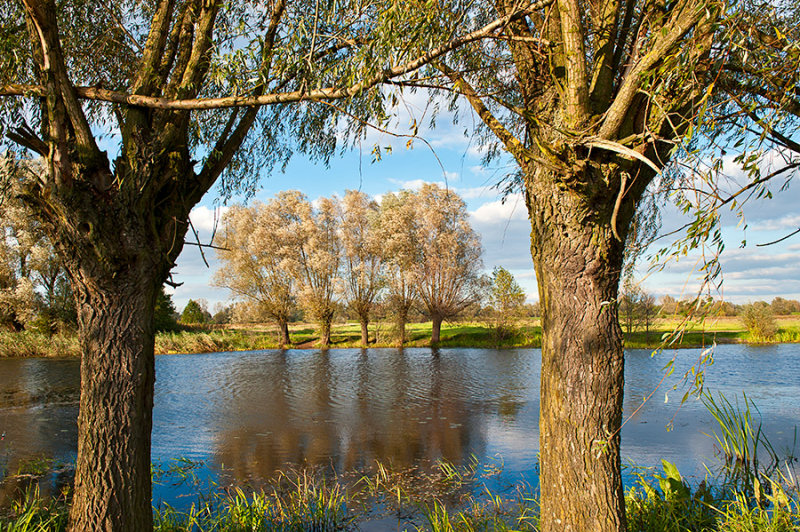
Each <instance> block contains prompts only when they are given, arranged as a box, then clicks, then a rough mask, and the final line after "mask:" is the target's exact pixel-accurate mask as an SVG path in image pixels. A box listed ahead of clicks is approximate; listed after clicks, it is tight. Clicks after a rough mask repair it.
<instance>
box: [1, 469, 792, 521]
mask: <svg viewBox="0 0 800 532" xmlns="http://www.w3.org/2000/svg"><path fill="white" fill-rule="evenodd" d="M202 466H203V463H202V462H194V461H191V460H187V459H175V460H172V461H170V463H167V464H156V465H155V467H154V468H153V482H154V483H155V484H169V485H171V486H173V487H180V486H183V487H186V488H188V489H189V491H190V492H192V493H194V494H196V500H195V502H192V503H191V506H189V507H188V508H175V507H172V506H170V505H169V504H167V503H164V502H161V503H158V504H157V505H154V507H153V517H154V529H155V530H156V531H159V532H167V531H169V532H179V531H180V532H190V531H195V530H219V531H238V530H281V531H287V532H289V531H292V532H293V531H297V532H301V531H308V530H315V531H320V532H329V531H330V532H334V531H341V530H360V529H361V528H362V527H366V528H368V529H371V530H378V529H394V528H397V529H398V530H409V531H410V530H416V531H418V532H456V531H465V532H468V531H474V530H485V531H487V532H489V531H495V532H510V531H512V530H518V531H522V530H530V531H535V530H538V529H539V528H538V525H539V515H538V504H539V501H538V493H537V490H536V489H535V487H534V486H532V485H531V484H529V483H528V482H526V481H524V480H523V481H520V482H516V483H514V484H512V485H508V486H505V487H501V486H497V487H494V488H491V489H490V488H489V485H490V484H491V480H490V479H491V477H495V476H496V475H497V474H498V473H499V472H500V469H502V466H500V468H498V465H497V464H493V463H489V464H479V463H478V461H477V459H475V458H474V457H473V459H472V460H471V461H469V463H468V464H466V465H453V464H451V463H449V462H444V461H439V462H437V463H435V464H432V467H431V468H429V469H425V470H423V469H418V468H417V469H414V468H412V469H403V470H394V469H393V468H392V467H391V466H386V465H384V464H381V463H380V462H377V463H375V464H374V467H371V468H370V470H369V471H367V472H364V473H355V474H354V475H345V476H341V475H337V474H335V473H334V474H333V475H330V474H325V473H324V472H321V471H315V470H308V469H300V470H294V469H290V470H287V471H281V472H279V473H278V474H277V475H276V476H275V478H274V479H273V480H272V481H270V482H268V483H267V485H265V486H261V487H260V488H256V487H241V486H238V485H235V484H233V485H225V486H223V485H212V486H211V487H210V488H208V489H207V488H204V487H203V483H202V481H201V480H200V479H199V478H198V476H197V474H196V473H195V471H196V470H197V469H198V468H201V467H202ZM47 469H48V468H47V465H46V464H44V466H42V464H41V463H38V462H37V464H36V471H34V472H33V473H32V474H24V475H21V476H23V477H24V480H25V481H26V482H25V484H26V486H27V487H26V488H23V489H21V491H18V492H17V495H16V497H15V501H14V503H13V504H11V505H10V507H8V508H5V509H2V510H0V531H3V532H45V531H47V532H62V531H65V530H67V527H68V515H69V507H70V503H71V501H70V498H71V496H70V490H69V485H68V484H67V485H66V486H64V487H63V488H62V491H61V493H51V494H44V493H42V492H40V491H39V486H38V481H39V479H42V478H44V477H45V476H46V473H47ZM729 473H730V471H729ZM751 475H752V476H749V477H748V478H749V479H750V481H749V482H742V479H741V478H739V477H732V476H731V475H730V474H728V475H725V474H723V475H721V476H720V477H717V478H711V479H710V478H706V479H704V480H703V481H702V482H700V483H699V484H697V483H696V481H690V480H688V479H686V478H683V477H682V476H681V474H680V473H679V472H678V470H677V468H676V467H675V466H674V465H673V464H670V463H669V462H666V461H664V462H663V463H662V465H661V467H658V468H652V467H651V468H641V467H634V468H633V476H634V478H635V479H636V480H635V481H634V483H633V485H632V486H630V487H628V488H627V489H626V490H625V506H626V514H627V520H628V523H627V524H628V526H627V529H628V531H630V532H656V531H658V532H679V531H687V530H698V531H699V530H702V531H707V532H712V531H720V532H722V531H725V532H744V531H753V532H755V531H760V532H789V531H791V530H797V529H798V528H797V527H798V526H800V515H798V504H800V498H799V497H798V496H799V495H800V494H799V493H798V486H797V485H796V484H795V483H792V482H790V481H787V478H786V476H784V475H783V474H781V473H780V472H778V470H777V469H776V470H775V471H773V474H772V475H768V474H767V473H766V472H763V471H762V472H758V473H756V472H752V471H751ZM18 476H20V475H18ZM734 478H739V481H738V482H737V481H734ZM758 479H760V480H758Z"/></svg>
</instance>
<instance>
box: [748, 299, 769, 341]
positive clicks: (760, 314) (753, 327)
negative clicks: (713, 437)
mask: <svg viewBox="0 0 800 532" xmlns="http://www.w3.org/2000/svg"><path fill="white" fill-rule="evenodd" d="M739 316H740V318H741V320H742V323H744V326H745V327H746V328H747V332H749V333H750V336H751V337H752V338H753V339H754V340H756V341H769V340H771V339H772V338H773V337H774V336H775V334H776V333H777V332H778V325H777V324H776V323H775V316H773V314H772V309H770V307H769V305H759V304H757V303H750V304H748V305H744V306H743V307H742V310H741V312H740V313H739Z"/></svg>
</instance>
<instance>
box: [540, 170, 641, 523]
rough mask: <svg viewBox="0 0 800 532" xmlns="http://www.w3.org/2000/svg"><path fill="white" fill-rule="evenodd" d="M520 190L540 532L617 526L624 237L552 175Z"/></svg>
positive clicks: (605, 214)
mask: <svg viewBox="0 0 800 532" xmlns="http://www.w3.org/2000/svg"><path fill="white" fill-rule="evenodd" d="M527 192H528V208H529V213H530V217H531V225H532V233H531V241H532V244H531V246H532V255H533V259H534V266H535V268H536V276H537V280H538V284H539V297H540V301H541V305H542V374H541V404H540V414H539V438H540V467H541V475H540V485H541V530H542V531H545V532H547V531H556V530H558V531H575V532H578V531H580V532H583V531H603V532H609V531H623V530H625V508H624V499H623V492H622V477H621V468H620V434H619V431H620V424H621V417H622V399H623V397H622V393H623V382H624V375H623V351H622V332H621V330H620V326H619V321H618V317H617V310H616V299H617V292H618V286H619V279H620V272H621V267H622V254H623V245H622V243H621V242H620V241H618V240H617V239H616V238H615V237H614V235H613V232H612V230H611V227H610V223H609V220H610V218H611V213H610V212H609V210H610V209H608V208H598V207H597V204H596V203H594V204H593V202H592V199H591V197H586V196H582V195H579V194H575V192H574V191H566V190H564V189H563V188H561V187H559V186H558V180H556V179H551V180H548V179H541V178H540V179H537V180H533V179H531V180H529V181H528V184H527ZM629 219H630V212H629V211H626V212H625V213H624V216H623V221H624V222H625V223H624V224H623V227H625V228H626V227H627V222H628V221H629Z"/></svg>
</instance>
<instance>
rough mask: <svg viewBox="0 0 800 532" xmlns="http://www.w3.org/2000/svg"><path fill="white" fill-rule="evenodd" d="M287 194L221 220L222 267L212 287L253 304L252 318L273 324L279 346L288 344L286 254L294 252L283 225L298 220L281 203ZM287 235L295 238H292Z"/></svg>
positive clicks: (290, 294)
mask: <svg viewBox="0 0 800 532" xmlns="http://www.w3.org/2000/svg"><path fill="white" fill-rule="evenodd" d="M290 196H291V193H286V194H283V195H279V196H278V197H276V198H275V199H274V200H272V201H270V202H268V203H267V204H263V203H259V202H256V203H253V205H251V206H250V207H243V206H232V207H231V208H230V210H228V212H226V213H225V215H224V216H223V218H222V233H221V235H220V236H221V239H220V242H221V243H222V246H221V247H220V248H219V249H217V256H218V257H219V259H220V261H221V262H222V266H221V267H220V269H219V270H217V272H216V273H215V275H214V278H213V282H214V283H215V284H216V285H217V286H222V287H225V288H227V289H229V290H230V291H231V292H232V293H233V294H234V296H235V297H237V298H244V299H245V300H247V301H250V302H253V303H254V304H255V306H256V308H257V313H258V314H260V315H263V316H265V317H266V318H267V319H271V320H274V321H276V322H277V324H278V330H279V334H280V343H281V345H289V343H290V338H289V321H290V320H291V317H292V314H293V313H294V312H295V307H296V302H295V297H294V290H295V278H294V275H293V272H292V271H291V270H290V269H289V267H288V262H287V254H288V253H292V252H293V249H294V248H292V247H291V245H290V242H288V241H286V240H285V238H284V235H285V228H286V226H287V224H291V223H292V222H294V221H297V219H296V218H295V217H294V215H295V213H294V212H293V211H291V210H289V209H290V206H291V205H292V204H291V202H287V201H285V200H286V199H288V198H290ZM285 236H289V237H290V238H291V239H294V236H293V235H285Z"/></svg>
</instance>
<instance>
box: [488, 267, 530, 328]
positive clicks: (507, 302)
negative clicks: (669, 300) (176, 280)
mask: <svg viewBox="0 0 800 532" xmlns="http://www.w3.org/2000/svg"><path fill="white" fill-rule="evenodd" d="M489 304H490V305H491V306H492V308H493V310H494V314H495V320H496V322H497V323H496V328H497V330H498V332H499V333H500V334H502V333H503V331H504V329H505V328H507V327H508V324H509V321H510V320H512V319H513V318H515V317H517V316H519V315H520V312H521V311H522V306H523V305H524V304H525V291H524V290H523V289H522V287H521V286H520V285H519V283H517V280H516V279H514V276H513V275H512V274H511V272H509V271H508V270H506V269H505V268H503V267H502V266H496V267H495V269H494V271H493V272H492V279H491V292H490V294H489Z"/></svg>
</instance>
